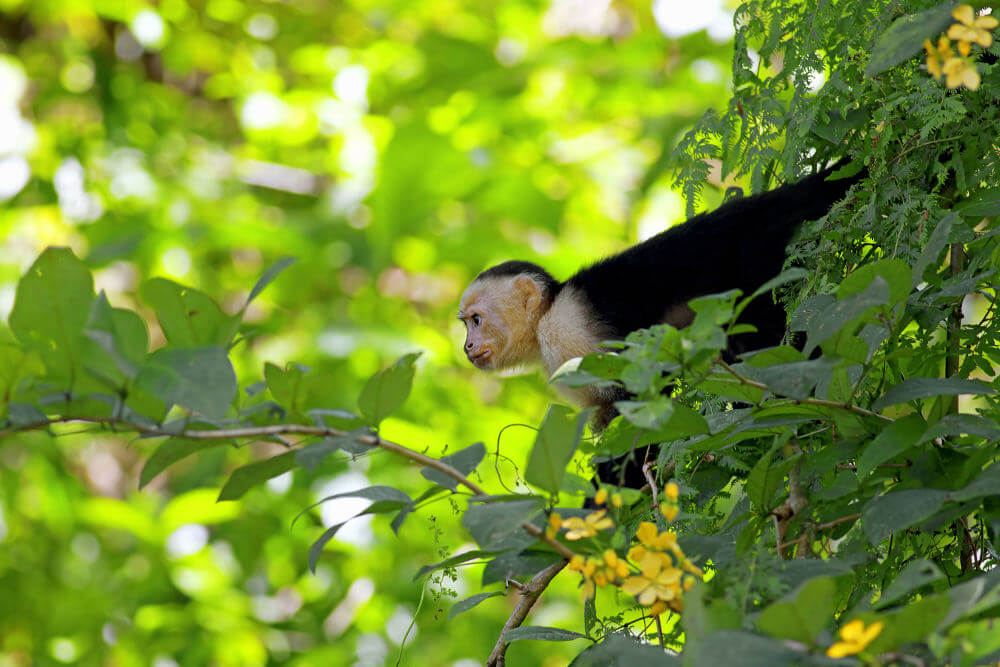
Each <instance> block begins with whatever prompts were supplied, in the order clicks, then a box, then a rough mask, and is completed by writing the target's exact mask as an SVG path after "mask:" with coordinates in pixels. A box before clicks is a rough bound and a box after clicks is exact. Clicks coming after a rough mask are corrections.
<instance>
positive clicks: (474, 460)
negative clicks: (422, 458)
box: [420, 442, 486, 491]
mask: <svg viewBox="0 0 1000 667" xmlns="http://www.w3.org/2000/svg"><path fill="white" fill-rule="evenodd" d="M485 456H486V447H485V446H484V445H483V443H481V442H477V443H476V444H474V445H469V446H468V447H466V448H465V449H462V450H459V451H457V452H455V453H454V454H450V455H448V456H444V457H442V458H441V463H444V464H446V465H449V466H451V467H452V468H455V469H456V470H458V472H460V473H462V474H463V475H466V476H468V475H469V473H471V472H472V471H473V470H475V469H476V466H478V465H479V463H480V461H482V460H483V457H485ZM420 474H421V475H423V476H424V477H426V478H427V479H429V480H430V481H432V482H434V483H435V484H440V485H441V486H443V487H445V488H448V489H451V490H452V491H455V490H457V489H458V480H457V479H455V478H454V477H451V476H450V475H446V474H444V473H443V472H441V471H439V470H437V469H435V468H431V467H430V466H425V467H423V468H421V469H420Z"/></svg>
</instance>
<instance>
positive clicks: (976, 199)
mask: <svg viewBox="0 0 1000 667" xmlns="http://www.w3.org/2000/svg"><path fill="white" fill-rule="evenodd" d="M955 211H956V212H957V213H960V214H962V215H964V216H966V217H968V218H986V217H991V216H994V215H1000V187H993V188H984V189H983V190H979V191H978V192H976V193H974V194H973V195H972V196H971V197H969V198H968V199H963V200H962V201H961V202H959V203H958V204H956V205H955Z"/></svg>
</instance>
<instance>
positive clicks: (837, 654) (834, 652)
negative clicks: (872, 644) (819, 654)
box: [826, 642, 861, 658]
mask: <svg viewBox="0 0 1000 667" xmlns="http://www.w3.org/2000/svg"><path fill="white" fill-rule="evenodd" d="M860 650H861V649H857V648H855V647H854V646H853V645H851V644H847V643H845V642H837V643H836V644H834V645H833V646H831V647H830V648H828V649H826V654H827V656H829V657H831V658H844V657H847V656H849V655H854V654H855V653H858V652H859V651H860Z"/></svg>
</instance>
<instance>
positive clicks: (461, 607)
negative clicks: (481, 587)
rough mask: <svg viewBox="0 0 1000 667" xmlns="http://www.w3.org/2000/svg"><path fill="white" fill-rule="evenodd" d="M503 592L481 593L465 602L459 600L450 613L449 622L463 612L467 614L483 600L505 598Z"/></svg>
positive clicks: (466, 599)
mask: <svg viewBox="0 0 1000 667" xmlns="http://www.w3.org/2000/svg"><path fill="white" fill-rule="evenodd" d="M503 595H504V593H503V591H493V592H492V593H479V594H477V595H473V596H470V597H467V598H465V599H464V600H459V601H458V602H456V603H455V604H453V605H452V606H451V610H450V611H449V612H448V620H449V621H450V620H451V619H453V618H455V617H456V616H458V615H459V614H461V613H463V612H467V611H469V610H470V609H472V608H473V607H475V606H476V605H477V604H479V603H480V602H482V601H483V600H488V599H490V598H496V597H503Z"/></svg>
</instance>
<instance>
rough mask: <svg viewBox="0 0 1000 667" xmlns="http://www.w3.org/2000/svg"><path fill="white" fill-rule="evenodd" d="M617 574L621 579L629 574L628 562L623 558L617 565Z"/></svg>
mask: <svg viewBox="0 0 1000 667" xmlns="http://www.w3.org/2000/svg"><path fill="white" fill-rule="evenodd" d="M615 574H617V575H618V578H619V579H624V578H625V577H627V576H628V563H626V562H625V561H623V560H620V561H618V565H616V566H615Z"/></svg>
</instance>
